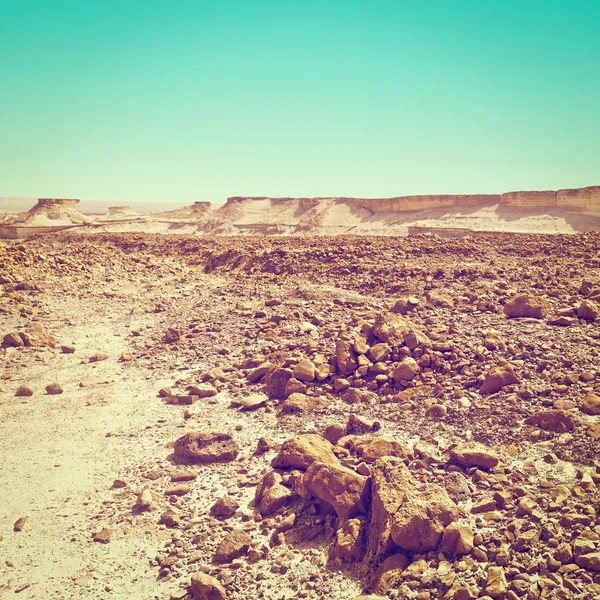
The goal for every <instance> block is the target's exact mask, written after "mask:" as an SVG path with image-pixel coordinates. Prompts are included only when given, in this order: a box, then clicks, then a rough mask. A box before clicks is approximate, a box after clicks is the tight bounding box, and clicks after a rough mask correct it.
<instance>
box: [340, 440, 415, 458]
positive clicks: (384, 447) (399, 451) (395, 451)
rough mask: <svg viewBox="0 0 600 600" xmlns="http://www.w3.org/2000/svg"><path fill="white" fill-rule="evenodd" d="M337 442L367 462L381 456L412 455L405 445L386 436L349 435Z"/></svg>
mask: <svg viewBox="0 0 600 600" xmlns="http://www.w3.org/2000/svg"><path fill="white" fill-rule="evenodd" d="M338 442H339V443H340V444H342V446H343V447H344V448H348V450H350V452H352V454H354V455H356V456H357V457H358V458H361V459H362V460H364V461H365V462H368V463H373V462H375V461H376V460H377V459H378V458H382V457H383V456H396V457H398V458H402V459H404V460H407V459H409V458H411V457H412V453H411V451H410V450H409V449H408V448H407V447H406V446H403V445H402V444H401V443H400V442H397V441H396V440H395V439H393V438H391V437H388V436H377V437H376V436H370V435H361V436H349V437H348V438H344V439H343V440H338Z"/></svg>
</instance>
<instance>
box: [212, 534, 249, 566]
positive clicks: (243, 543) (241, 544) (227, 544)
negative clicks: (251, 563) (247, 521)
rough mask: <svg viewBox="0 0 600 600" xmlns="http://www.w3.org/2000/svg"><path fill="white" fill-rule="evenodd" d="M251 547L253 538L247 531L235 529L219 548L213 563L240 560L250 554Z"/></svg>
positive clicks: (222, 541)
mask: <svg viewBox="0 0 600 600" xmlns="http://www.w3.org/2000/svg"><path fill="white" fill-rule="evenodd" d="M251 545H252V538H251V537H250V536H249V535H248V534H247V533H246V532H245V531H241V530H239V529H234V530H233V531H231V532H230V533H228V534H227V535H226V536H225V537H224V538H223V539H222V540H221V542H220V543H219V545H218V546H217V550H216V552H215V554H214V556H213V562H215V563H224V562H231V561H232V560H234V559H236V558H240V557H241V556H244V555H245V554H246V553H247V552H248V550H249V548H250V546H251Z"/></svg>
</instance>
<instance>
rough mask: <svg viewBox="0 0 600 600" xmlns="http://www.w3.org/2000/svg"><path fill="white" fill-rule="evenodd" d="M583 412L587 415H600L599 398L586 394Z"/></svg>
mask: <svg viewBox="0 0 600 600" xmlns="http://www.w3.org/2000/svg"><path fill="white" fill-rule="evenodd" d="M583 412H584V413H586V414H588V415H595V416H597V415H600V396H597V395H596V394H588V395H587V396H586V397H585V398H584V400H583Z"/></svg>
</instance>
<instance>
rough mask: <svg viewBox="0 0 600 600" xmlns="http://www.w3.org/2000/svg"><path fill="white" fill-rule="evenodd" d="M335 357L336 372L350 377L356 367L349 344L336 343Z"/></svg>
mask: <svg viewBox="0 0 600 600" xmlns="http://www.w3.org/2000/svg"><path fill="white" fill-rule="evenodd" d="M335 357H336V360H337V366H338V371H339V372H340V374H342V375H350V374H351V373H353V372H354V371H355V370H356V369H357V367H358V364H357V362H356V353H355V352H354V348H352V345H351V344H350V342H344V341H339V342H337V343H336V345H335Z"/></svg>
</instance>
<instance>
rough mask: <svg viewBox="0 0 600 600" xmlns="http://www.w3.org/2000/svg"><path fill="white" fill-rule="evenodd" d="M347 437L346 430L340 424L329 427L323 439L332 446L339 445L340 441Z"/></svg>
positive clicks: (324, 432)
mask: <svg viewBox="0 0 600 600" xmlns="http://www.w3.org/2000/svg"><path fill="white" fill-rule="evenodd" d="M345 435H346V429H345V427H344V426H343V425H340V424H339V423H333V424H332V425H328V426H327V427H326V428H325V431H323V437H324V438H325V439H326V440H327V441H328V442H329V443H331V444H334V445H335V444H337V443H338V440H339V439H341V438H343V437H344V436H345Z"/></svg>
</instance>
